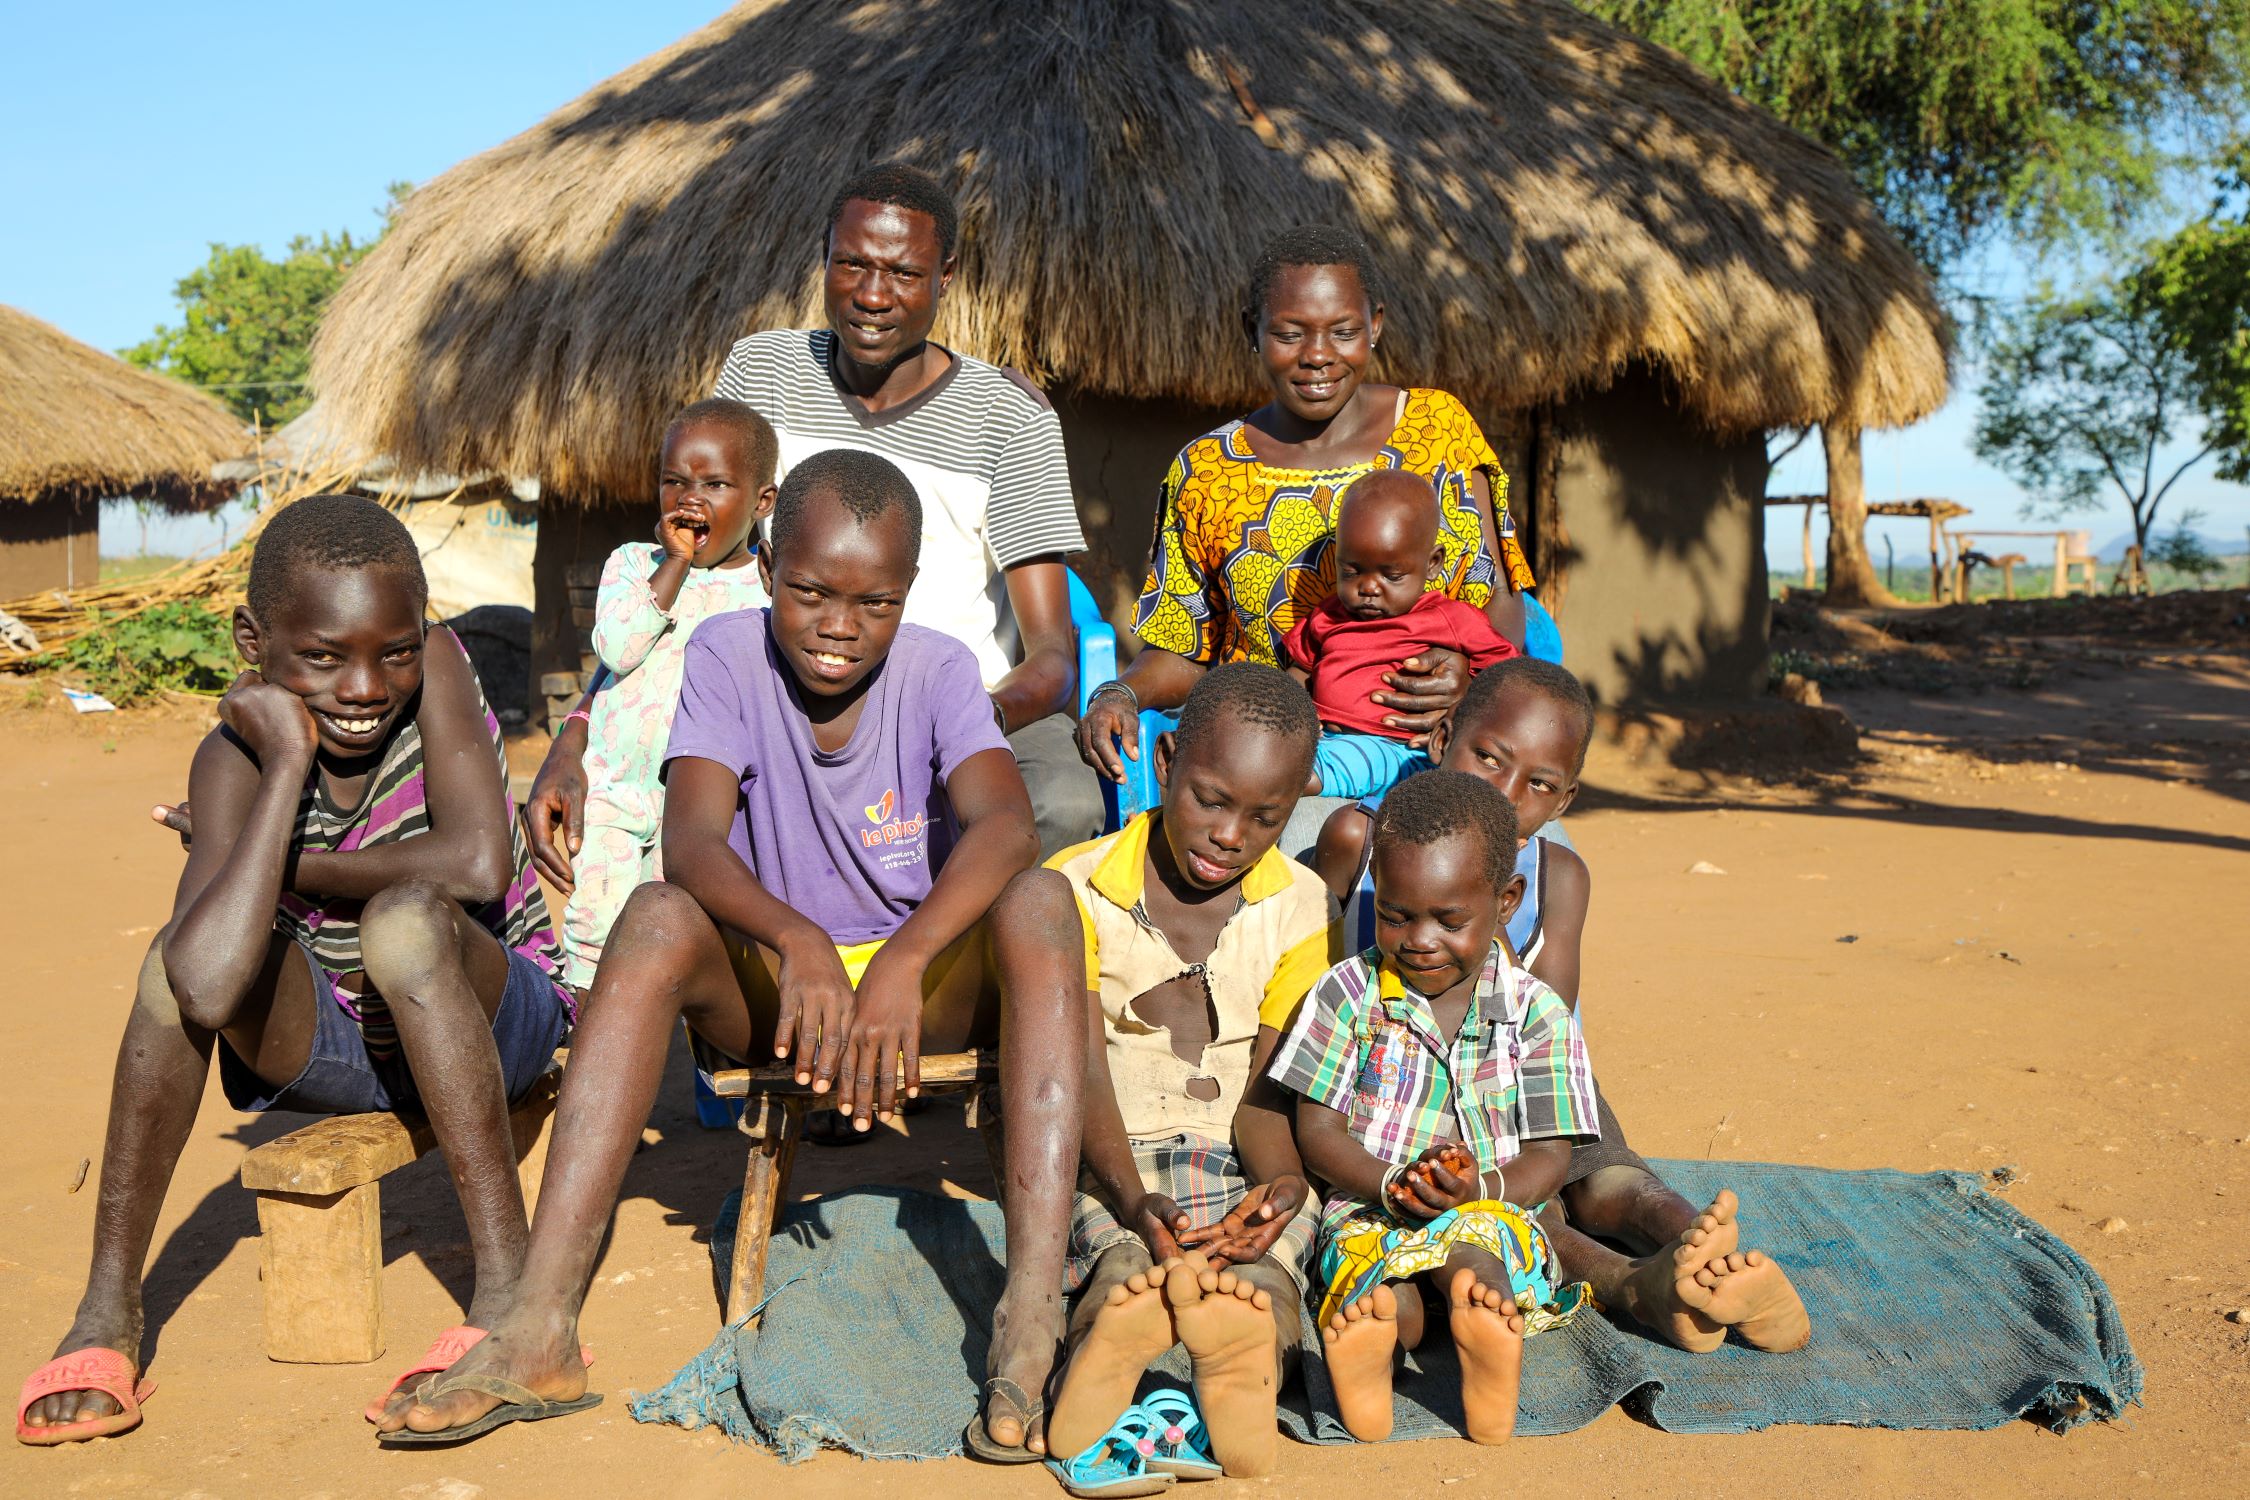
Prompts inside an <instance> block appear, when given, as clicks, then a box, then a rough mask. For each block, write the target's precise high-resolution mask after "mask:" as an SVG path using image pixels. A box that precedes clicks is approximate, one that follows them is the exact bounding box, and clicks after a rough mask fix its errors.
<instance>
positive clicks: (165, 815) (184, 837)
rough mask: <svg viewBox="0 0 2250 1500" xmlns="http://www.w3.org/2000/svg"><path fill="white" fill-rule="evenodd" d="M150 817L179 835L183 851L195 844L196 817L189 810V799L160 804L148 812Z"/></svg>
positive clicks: (183, 798)
mask: <svg viewBox="0 0 2250 1500" xmlns="http://www.w3.org/2000/svg"><path fill="white" fill-rule="evenodd" d="M148 815H149V818H150V820H151V821H153V822H157V823H161V824H163V825H164V826H165V827H166V828H169V829H171V830H172V831H173V832H174V833H176V834H178V835H179V836H180V847H181V848H182V849H185V848H188V847H190V846H191V845H193V844H194V843H195V816H194V814H193V813H192V812H191V811H190V810H189V808H188V799H187V798H185V797H182V798H181V799H180V800H179V801H178V802H159V803H157V804H156V806H154V807H152V808H150V809H149V810H148Z"/></svg>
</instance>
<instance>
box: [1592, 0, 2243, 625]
mask: <svg viewBox="0 0 2250 1500" xmlns="http://www.w3.org/2000/svg"><path fill="white" fill-rule="evenodd" d="M1582 4H1583V8H1584V9H1586V10H1588V11H1591V12H1593V13H1594V14H1596V15H1599V16H1602V17H1604V18H1605V19H1607V20H1610V21H1612V22H1614V23H1616V24H1618V25H1621V26H1623V27H1625V28H1626V29H1628V30H1630V31H1634V32H1637V33H1639V34H1640V35H1642V36H1645V37H1647V38H1649V39H1650V40H1651V41H1655V42H1658V43H1661V44H1662V45H1664V46H1668V47H1671V48H1673V49H1674V50H1676V51H1678V52H1680V53H1682V54H1684V55H1685V56H1686V57H1687V58H1688V59H1689V60H1690V61H1692V62H1694V63H1695V64H1696V65H1697V66H1699V67H1701V68H1702V69H1703V70H1704V71H1706V72H1708V73H1710V74H1711V75H1712V76H1713V77H1715V78H1717V79H1718V80H1719V81H1720V82H1722V83H1724V84H1725V85H1727V87H1729V88H1730V89H1732V90H1734V91H1735V92H1736V93H1738V94H1740V95H1742V96H1743V97H1744V98H1746V99H1749V100H1751V101H1752V102H1753V103H1756V104H1759V105H1761V106H1763V107H1764V108H1766V109H1768V110H1770V111H1771V112H1773V113H1774V114H1775V115H1778V116H1779V117H1780V118H1781V119H1783V120H1784V121H1786V122H1788V123H1789V124H1791V125H1793V126H1795V127H1796V128H1797V129H1799V130H1801V131H1803V132H1805V134H1807V135H1809V136H1811V137H1812V138H1813V139H1815V140H1817V141H1820V142H1821V143H1823V144H1824V145H1826V146H1828V147H1829V148H1830V149H1831V150H1833V151H1835V152H1836V154H1837V156H1838V157H1839V158H1841V159H1842V160H1843V162H1844V164H1845V165H1846V166H1847V167H1848V168H1849V169H1850V170H1851V172H1852V173H1853V175H1854V177H1855V178H1857V180H1858V182H1859V184H1860V186H1861V188H1862V189H1863V190H1864V191H1865V192H1866V193H1867V194H1868V196H1869V197H1870V198H1871V199H1872V200H1873V201H1874V203H1875V205H1876V207H1877V208H1878V209H1879V210H1880V211H1881V212H1882V214H1883V216H1884V218H1885V219H1886V220H1887V221H1888V222H1889V223H1890V225H1891V227H1892V228H1893V229H1894V230H1895V231H1896V232H1897V233H1898V234H1899V236H1900V237H1901V238H1902V239H1904V240H1905V241H1906V243H1907V244H1908V245H1910V246H1912V247H1913V249H1914V250H1915V252H1916V253H1917V254H1918V255H1920V256H1921V257H1922V259H1923V261H1924V262H1925V263H1926V264H1927V265H1928V266H1929V267H1930V268H1931V270H1932V271H1933V273H1935V274H1937V275H1938V276H1939V278H1940V284H1941V285H1943V284H1944V282H1945V278H1946V275H1947V273H1948V272H1950V271H1951V270H1952V269H1953V268H1954V267H1956V266H1957V265H1959V264H1960V262H1961V260H1962V259H1963V257H1964V256H1965V255H1967V253H1968V252H1970V251H1971V250H1973V249H1975V248H1977V247H1978V246H1980V245H1981V244H1983V243H1985V242H1986V241H1988V240H1989V239H1991V238H1992V237H1994V236H1996V235H2001V234H2006V235H2011V236H2014V237H2016V238H2017V239H2019V240H2021V241H2023V242H2024V243H2027V244H2030V245H2033V246H2035V247H2050V246H2055V245H2059V244H2065V243H2071V242H2084V241H2086V240H2089V239H2091V240H2095V241H2102V242H2108V243H2116V242H2118V241H2120V240H2122V239H2123V238H2125V237H2126V236H2127V235H2128V234H2129V233H2130V232H2131V230H2132V229H2133V228H2134V227H2135V226H2137V225H2139V224H2141V223H2142V222H2143V216H2144V214H2145V213H2146V211H2147V210H2148V208H2149V207H2150V205H2151V204H2152V203H2154V202H2155V201H2157V200H2158V199H2159V198H2160V196H2161V194H2162V192H2163V189H2164V187H2165V186H2166V176H2167V168H2168V167H2169V166H2171V165H2172V164H2173V163H2174V161H2175V153H2176V152H2177V151H2178V150H2179V149H2180V148H2182V147H2187V148H2208V147H2209V146H2211V145H2212V144H2214V143H2213V142H2211V141H2207V140H2204V139H2203V137H2204V136H2205V135H2206V134H2208V133H2209V131H2210V129H2211V127H2212V125H2213V123H2215V122H2224V121H2227V120H2231V119H2232V118H2233V117H2234V115H2235V114H2236V112H2237V110H2238V107H2239V105H2240V102H2241V97H2242V86H2243V80H2244V76H2245V59H2246V56H2250V0H1976V3H1964V0H1954V3H1946V0H1582ZM1821 436H1822V446H1823V447H1824V448H1825V450H1826V452H1827V456H1828V462H1829V487H1828V488H1829V536H1828V587H1829V593H1830V597H1831V598H1834V599H1836V600H1838V601H1839V602H1844V603H1865V602H1882V601H1885V600H1887V599H1888V598H1889V594H1888V591H1887V590H1885V589H1884V588H1883V587H1882V585H1881V583H1880V582H1879V581H1878V579H1877V578H1876V576H1875V569H1874V564H1873V562H1872V561H1871V560H1870V559H1869V557H1868V555H1867V544H1866V539H1865V535H1864V532H1865V527H1866V519H1867V518H1866V507H1865V499H1864V489H1863V485H1862V480H1861V476H1860V473H1859V452H1860V443H1859V433H1858V432H1857V431H1856V430H1848V429H1845V428H1844V427H1843V426H1842V424H1835V430H1833V431H1824V432H1823V433H1822V435H1821Z"/></svg>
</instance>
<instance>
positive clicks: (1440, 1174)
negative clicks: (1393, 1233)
mask: <svg viewBox="0 0 2250 1500" xmlns="http://www.w3.org/2000/svg"><path fill="white" fill-rule="evenodd" d="M1483 1196H1484V1183H1483V1181H1482V1179H1481V1178H1480V1177H1479V1176H1478V1174H1477V1159H1476V1158H1475V1157H1474V1156H1471V1155H1470V1154H1469V1152H1468V1149H1467V1148H1466V1147H1464V1146H1462V1145H1461V1144H1460V1143H1459V1142H1457V1141H1440V1142H1438V1143H1437V1144H1436V1145H1434V1146H1432V1147H1430V1149H1429V1150H1427V1151H1425V1152H1423V1153H1422V1154H1421V1155H1420V1156H1418V1157H1416V1158H1415V1159H1414V1160H1413V1162H1412V1163H1411V1164H1409V1165H1408V1167H1407V1169H1406V1170H1405V1171H1403V1172H1401V1173H1400V1174H1399V1175H1398V1179H1397V1180H1396V1181H1395V1182H1393V1183H1392V1184H1391V1203H1390V1207H1391V1211H1392V1212H1393V1213H1396V1214H1398V1215H1399V1216H1400V1217H1402V1218H1409V1219H1434V1218H1436V1217H1437V1216H1438V1215H1439V1214H1442V1213H1444V1212H1446V1211H1447V1210H1448V1209H1454V1208H1459V1207H1460V1206H1461V1205H1462V1204H1464V1203H1474V1202H1476V1201H1477V1199H1479V1198H1481V1197H1483Z"/></svg>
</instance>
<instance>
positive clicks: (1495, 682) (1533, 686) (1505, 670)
mask: <svg viewBox="0 0 2250 1500" xmlns="http://www.w3.org/2000/svg"><path fill="white" fill-rule="evenodd" d="M1511 687H1520V688H1525V689H1528V690H1529V691H1531V692H1534V693H1539V694H1542V695H1544V696H1545V697H1547V698H1549V699H1551V700H1552V701H1554V702H1555V703H1558V704H1560V705H1561V706H1562V707H1563V708H1564V709H1566V710H1568V711H1569V712H1570V714H1571V715H1572V716H1573V717H1575V718H1576V719H1577V720H1578V759H1577V761H1576V763H1575V764H1574V765H1573V766H1572V769H1573V770H1574V771H1575V770H1577V769H1579V768H1580V767H1583V766H1584V765H1585V764H1586V747H1587V746H1588V745H1590V744H1592V743H1593V740H1594V700H1593V699H1592V698H1590V697H1588V696H1587V695H1586V685H1585V684H1584V683H1582V682H1580V681H1579V680H1578V679H1577V678H1576V677H1574V676H1572V675H1571V674H1570V673H1569V672H1568V671H1566V670H1565V669H1564V668H1562V667H1561V666H1559V665H1557V664H1556V663H1554V662H1551V661H1542V660H1540V659H1539V658H1538V657H1536V656H1511V657H1509V658H1508V659H1507V660H1506V661H1503V662H1496V663H1494V664H1493V665H1491V666H1489V667H1486V668H1485V669H1484V670H1483V671H1481V672H1479V673H1477V675H1476V676H1475V677H1473V678H1471V679H1470V680H1469V690H1468V691H1467V692H1465V693H1463V694H1462V695H1461V701H1460V702H1459V703H1457V704H1455V705H1454V706H1453V730H1454V733H1456V734H1458V733H1460V731H1461V729H1462V726H1464V725H1466V724H1468V723H1470V722H1472V721H1473V720H1474V719H1475V718H1476V717H1477V715H1479V714H1481V713H1483V712H1484V711H1485V710H1486V709H1488V708H1490V707H1491V706H1492V704H1493V701H1494V700H1495V699H1497V698H1498V697H1499V696H1500V694H1501V693H1502V692H1504V691H1505V690H1507V689H1508V688H1511Z"/></svg>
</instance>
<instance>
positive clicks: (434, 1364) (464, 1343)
mask: <svg viewBox="0 0 2250 1500" xmlns="http://www.w3.org/2000/svg"><path fill="white" fill-rule="evenodd" d="M484 1335H485V1330H484V1329H482V1328H471V1327H470V1326H469V1325H468V1324H466V1323H462V1324H459V1325H457V1326H455V1327H452V1328H448V1329H447V1330H445V1332H443V1333H441V1334H439V1335H438V1336H437V1338H436V1339H434V1340H433V1341H432V1342H431V1344H430V1347H429V1348H427V1349H425V1350H423V1351H422V1362H421V1363H420V1364H418V1365H416V1366H415V1367H414V1368H413V1369H411V1370H408V1371H407V1372H406V1373H405V1374H404V1375H401V1376H399V1378H398V1379H396V1380H394V1381H392V1382H391V1388H390V1389H389V1390H387V1391H385V1392H383V1395H382V1398H381V1399H380V1400H376V1401H371V1402H369V1403H368V1405H367V1409H366V1410H365V1411H363V1412H361V1413H360V1415H361V1416H363V1417H365V1418H367V1420H368V1421H370V1422H380V1421H382V1420H383V1408H384V1407H386V1406H388V1405H389V1404H390V1400H391V1397H393V1396H395V1395H397V1394H398V1393H399V1392H400V1391H401V1390H403V1389H404V1388H405V1386H406V1383H407V1382H408V1381H410V1380H414V1379H417V1378H419V1377H420V1376H423V1375H441V1374H443V1373H444V1372H446V1371H447V1370H450V1369H452V1368H453V1366H454V1364H455V1363H456V1362H457V1361H459V1359H460V1358H461V1356H462V1355H464V1354H466V1353H468V1352H469V1351H470V1350H471V1349H474V1348H475V1347H476V1346H477V1345H478V1344H479V1343H480V1342H482V1340H483V1338H484ZM578 1358H579V1359H580V1360H581V1361H582V1362H584V1364H585V1366H586V1368H587V1369H589V1370H590V1369H592V1368H593V1367H594V1351H593V1350H591V1349H589V1348H587V1347H586V1346H585V1345H584V1344H581V1345H579V1346H578Z"/></svg>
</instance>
